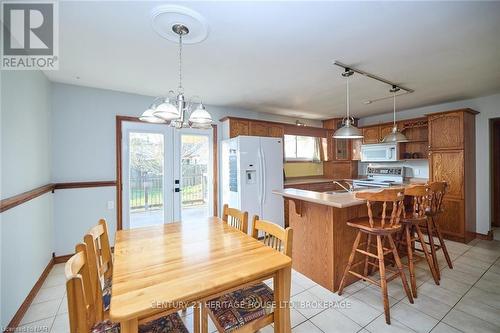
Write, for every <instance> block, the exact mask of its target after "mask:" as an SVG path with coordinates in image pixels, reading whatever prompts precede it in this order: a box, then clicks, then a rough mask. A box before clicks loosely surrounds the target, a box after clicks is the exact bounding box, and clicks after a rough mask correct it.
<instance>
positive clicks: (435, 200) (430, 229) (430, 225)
mask: <svg viewBox="0 0 500 333" xmlns="http://www.w3.org/2000/svg"><path fill="white" fill-rule="evenodd" d="M427 187H428V191H429V196H428V202H429V203H428V209H427V210H426V215H427V217H428V218H427V220H426V221H425V223H424V228H426V230H427V235H428V236H429V237H428V239H429V243H428V245H429V246H430V249H431V255H432V260H433V261H434V266H435V267H436V272H437V276H438V279H441V272H440V269H439V263H438V260H437V251H439V250H442V251H443V254H444V257H445V259H446V263H447V264H448V267H449V268H450V269H453V264H452V262H451V258H450V255H449V254H448V249H447V248H446V244H445V243H444V239H443V235H442V234H441V230H440V228H439V223H438V220H437V219H438V218H439V216H440V215H441V214H442V213H443V210H444V209H443V198H444V196H445V194H446V190H447V188H448V184H447V183H446V182H445V181H437V182H431V183H429V184H427ZM434 236H437V238H438V240H439V244H436V243H435V241H434Z"/></svg>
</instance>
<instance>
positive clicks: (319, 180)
mask: <svg viewBox="0 0 500 333" xmlns="http://www.w3.org/2000/svg"><path fill="white" fill-rule="evenodd" d="M333 181H334V179H333V178H324V177H318V178H295V179H294V178H292V179H287V180H285V182H284V184H285V185H287V186H288V185H303V184H316V183H328V182H333Z"/></svg>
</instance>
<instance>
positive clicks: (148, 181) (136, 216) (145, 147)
mask: <svg viewBox="0 0 500 333" xmlns="http://www.w3.org/2000/svg"><path fill="white" fill-rule="evenodd" d="M129 151H130V155H129V175H130V176H129V207H130V228H138V227H146V226H151V225H157V224H163V223H164V204H163V183H164V182H163V175H164V162H163V161H164V159H163V155H164V153H163V152H164V140H163V134H158V133H137V132H135V133H130V136H129Z"/></svg>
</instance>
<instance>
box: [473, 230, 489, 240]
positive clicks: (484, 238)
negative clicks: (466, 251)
mask: <svg viewBox="0 0 500 333" xmlns="http://www.w3.org/2000/svg"><path fill="white" fill-rule="evenodd" d="M476 238H479V239H482V240H488V241H491V240H493V230H490V231H488V233H487V234H486V235H485V234H480V233H477V232H476Z"/></svg>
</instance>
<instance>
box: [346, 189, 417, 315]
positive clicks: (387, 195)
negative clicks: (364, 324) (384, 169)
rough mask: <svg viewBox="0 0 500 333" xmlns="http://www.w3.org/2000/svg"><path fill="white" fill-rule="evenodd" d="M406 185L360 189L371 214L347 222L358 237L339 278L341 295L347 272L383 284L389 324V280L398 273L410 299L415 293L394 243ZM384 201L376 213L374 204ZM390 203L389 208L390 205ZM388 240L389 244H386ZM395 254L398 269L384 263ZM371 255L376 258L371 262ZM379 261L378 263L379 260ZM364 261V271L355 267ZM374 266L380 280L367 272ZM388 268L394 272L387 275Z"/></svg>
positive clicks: (385, 309) (360, 194)
mask: <svg viewBox="0 0 500 333" xmlns="http://www.w3.org/2000/svg"><path fill="white" fill-rule="evenodd" d="M403 191H404V190H403V189H402V188H388V189H383V190H381V191H378V192H357V193H356V194H355V196H356V198H358V199H363V200H366V205H367V208H368V216H367V217H360V218H355V219H351V220H349V221H348V222H347V225H348V226H350V227H352V228H355V229H357V230H358V231H357V234H356V238H355V240H354V244H353V246H352V251H351V254H350V256H349V261H348V263H347V265H346V268H345V270H344V274H343V275H342V279H341V280H340V286H339V290H338V294H339V295H342V292H343V290H344V287H345V285H346V282H347V277H348V275H354V276H355V277H358V278H360V279H363V280H364V281H368V282H369V283H371V284H374V285H376V286H378V287H380V288H381V292H382V301H383V303H384V313H385V321H386V323H387V324H390V323H391V317H390V312H389V297H388V293H387V283H388V282H389V281H392V280H393V279H395V278H396V277H398V276H399V277H400V278H401V282H402V283H403V288H404V290H405V293H406V296H407V297H408V300H409V301H410V303H413V297H412V294H411V291H410V288H409V287H408V282H407V280H406V276H405V273H404V270H403V265H402V263H401V259H400V258H399V255H398V252H397V249H396V245H395V243H394V239H393V237H392V236H393V235H395V234H396V233H397V232H399V231H400V230H401V224H400V220H401V215H402V213H403V207H404V204H403V200H404V195H403ZM380 204H381V205H382V211H381V214H380V215H378V214H374V205H380ZM388 207H390V210H389V208H388ZM363 234H366V235H367V237H366V239H367V240H366V243H360V241H361V236H362V235H363ZM372 238H375V240H376V245H372ZM386 241H387V242H388V244H389V245H388V247H385V245H384V244H385V243H386ZM372 247H375V248H376V252H375V253H374V252H372ZM357 253H360V254H361V255H364V256H365V257H364V258H363V259H361V260H360V261H358V262H356V263H353V262H354V259H355V257H356V254H357ZM387 255H392V256H393V258H394V261H395V263H396V266H397V271H393V270H391V269H389V268H387V267H385V256H387ZM371 259H375V262H372V260H371ZM377 261H378V263H377ZM360 265H364V267H363V270H362V273H360V271H361V269H359V270H357V271H356V270H354V268H356V267H358V266H360ZM369 266H373V267H375V268H378V270H379V277H380V279H379V280H378V281H376V280H374V279H372V278H371V277H369V276H368V267H369ZM386 271H389V272H390V273H392V274H391V276H386Z"/></svg>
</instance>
